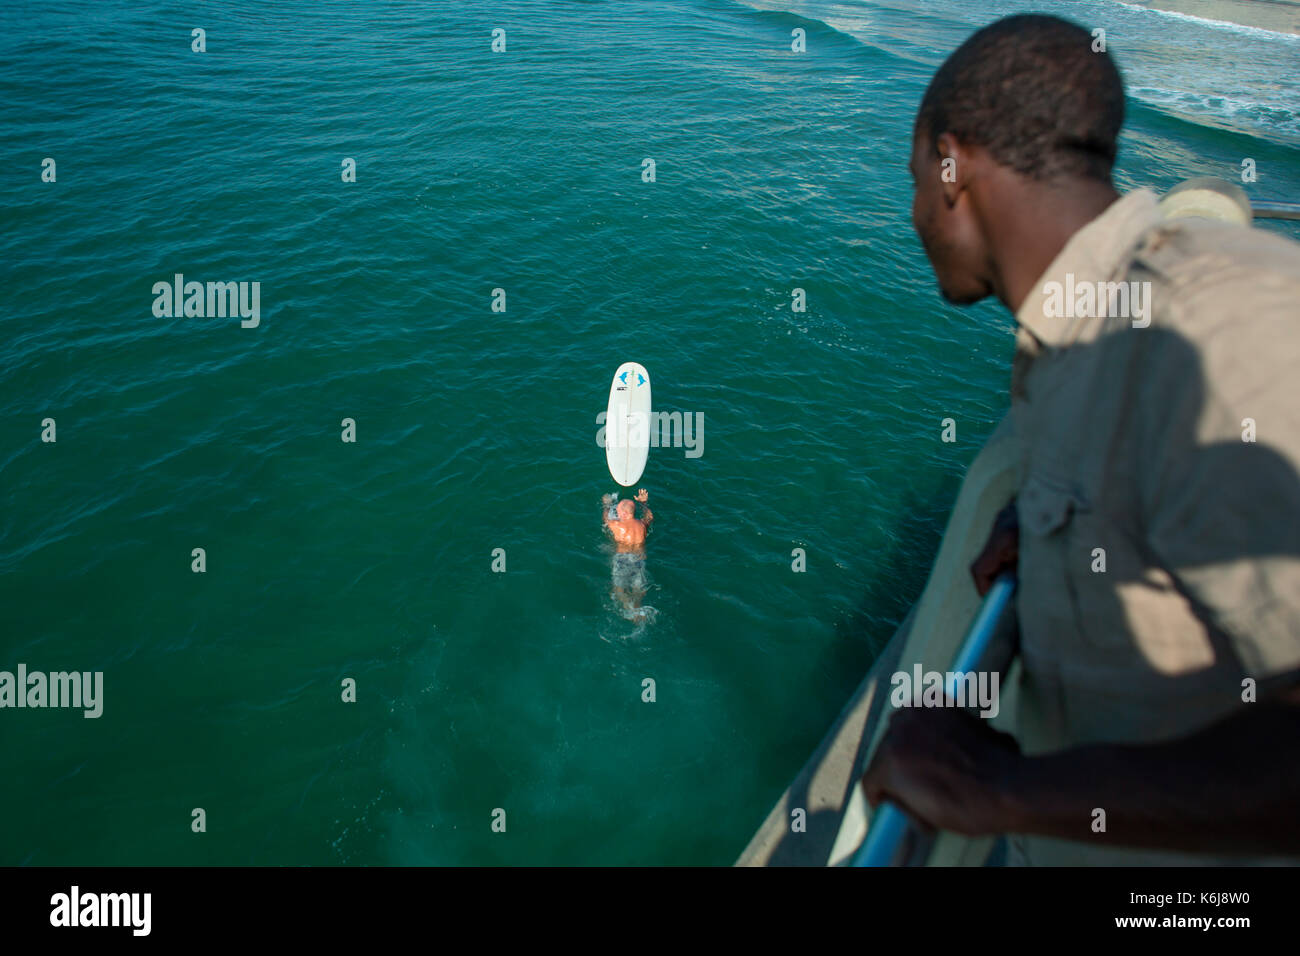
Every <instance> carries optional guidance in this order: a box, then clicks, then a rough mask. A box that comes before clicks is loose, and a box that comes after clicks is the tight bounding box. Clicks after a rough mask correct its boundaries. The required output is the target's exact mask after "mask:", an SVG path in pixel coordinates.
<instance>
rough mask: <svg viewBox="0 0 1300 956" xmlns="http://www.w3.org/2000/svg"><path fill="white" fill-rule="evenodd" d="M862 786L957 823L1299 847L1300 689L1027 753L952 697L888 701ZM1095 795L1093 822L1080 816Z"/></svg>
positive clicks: (1084, 836)
mask: <svg viewBox="0 0 1300 956" xmlns="http://www.w3.org/2000/svg"><path fill="white" fill-rule="evenodd" d="M863 786H864V787H865V788H866V792H867V796H868V799H870V800H871V802H872V803H873V804H874V803H878V802H879V801H881V800H891V801H893V802H895V803H897V804H898V805H899V806H901V807H902V808H903V809H905V810H907V811H908V812H909V813H910V814H911V815H912V816H914V817H915V818H916V819H918V820H919V821H921V822H922V823H923V824H926V825H928V826H930V827H934V828H938V829H944V830H951V831H953V832H956V833H962V834H966V835H969V836H975V835H980V834H996V833H1030V834H1037V835H1040V836H1048V837H1059V838H1062V839H1067V840H1076V841H1080V842H1089V841H1095V842H1097V843H1100V844H1104V845H1107V846H1131V847H1153V848H1161V849H1169V850H1183V851H1188V852H1226V853H1234V854H1264V855H1270V856H1300V814H1297V813H1296V807H1297V806H1300V689H1298V688H1297V686H1296V685H1295V684H1292V685H1291V686H1290V687H1289V689H1288V690H1286V691H1285V692H1282V693H1280V694H1278V695H1276V696H1275V697H1273V698H1272V699H1271V700H1270V701H1267V702H1263V701H1262V702H1260V703H1256V704H1244V705H1243V706H1242V707H1240V708H1239V709H1238V710H1236V711H1235V712H1234V713H1232V714H1231V715H1229V716H1228V717H1225V718H1224V719H1222V720H1220V721H1218V722H1217V723H1215V724H1212V725H1211V726H1209V727H1207V728H1205V729H1203V730H1200V731H1198V732H1196V733H1194V734H1191V735H1189V736H1187V737H1183V738H1180V739H1177V740H1172V741H1165V742H1161V743H1157V744H1142V745H1120V744H1093V745H1088V746H1082V747H1072V748H1069V749H1067V750H1063V751H1059V752H1057V753H1053V754H1046V755H1041V756H1034V757H1026V756H1023V755H1022V754H1021V753H1020V752H1019V748H1018V747H1017V745H1016V743H1015V740H1014V739H1013V738H1012V737H1010V736H1009V735H1008V734H1004V733H1000V732H998V731H996V730H993V729H992V728H991V727H990V726H989V725H988V723H987V722H986V721H983V720H981V719H980V718H978V717H974V716H971V715H970V714H968V713H966V712H964V711H961V710H957V709H953V708H918V709H911V710H900V711H898V712H897V713H896V714H895V715H894V717H893V719H892V720H891V721H890V726H889V729H888V731H887V733H886V735H885V737H884V739H883V740H882V741H881V744H880V747H879V748H878V749H877V751H876V754H875V756H874V758H873V759H872V762H871V766H870V767H869V768H868V770H867V772H866V774H865V776H864V777H863ZM1098 809H1100V810H1104V811H1105V813H1106V829H1105V831H1104V832H1094V831H1093V829H1092V827H1093V821H1094V818H1095V816H1096V814H1095V811H1096V810H1098Z"/></svg>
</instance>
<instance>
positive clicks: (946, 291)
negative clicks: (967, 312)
mask: <svg viewBox="0 0 1300 956" xmlns="http://www.w3.org/2000/svg"><path fill="white" fill-rule="evenodd" d="M939 294H940V295H942V296H943V297H944V299H945V300H947V301H948V302H951V303H952V304H953V305H974V304H975V303H976V302H978V301H980V300H981V299H986V298H988V296H989V290H988V289H973V288H970V287H967V288H964V289H953V288H950V287H948V286H945V285H944V284H943V283H942V282H941V283H939Z"/></svg>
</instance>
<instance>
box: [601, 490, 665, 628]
mask: <svg viewBox="0 0 1300 956" xmlns="http://www.w3.org/2000/svg"><path fill="white" fill-rule="evenodd" d="M649 497H650V493H649V492H648V491H646V490H645V489H644V488H642V489H641V490H640V491H638V492H637V493H636V501H639V502H641V510H642V512H643V514H642V517H640V518H638V517H636V501H633V500H632V499H630V498H629V499H626V500H624V501H619V500H618V495H615V494H609V495H605V496H604V497H603V498H601V506H602V510H603V513H604V516H605V527H606V528H608V529H609V533H610V534H611V535H612V536H613V538H614V563H613V565H612V567H611V571H612V572H613V574H612V577H613V583H614V588H613V591H612V595H613V596H614V597H615V598H617V599H618V602H619V604H621V605H623V612H624V614H625V615H626V616H628V617H630V618H634V619H636V618H641V617H643V616H644V614H645V612H646V611H647V610H649V609H648V608H643V607H642V606H641V600H642V598H644V597H645V594H646V591H647V590H648V589H649V583H648V582H647V581H646V575H645V537H646V532H647V531H648V530H649V529H650V522H651V521H653V520H654V515H653V514H652V513H651V511H650V508H649V507H648V506H647V505H646V501H647V500H648V499H649Z"/></svg>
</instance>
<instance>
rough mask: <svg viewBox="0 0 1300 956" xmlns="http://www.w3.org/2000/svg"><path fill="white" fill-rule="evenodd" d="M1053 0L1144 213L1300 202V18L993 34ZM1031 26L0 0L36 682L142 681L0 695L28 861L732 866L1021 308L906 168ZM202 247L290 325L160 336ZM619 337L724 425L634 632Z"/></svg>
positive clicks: (0, 596)
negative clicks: (991, 288) (1268, 23)
mask: <svg viewBox="0 0 1300 956" xmlns="http://www.w3.org/2000/svg"><path fill="white" fill-rule="evenodd" d="M1031 7H1032V8H1033V9H1040V10H1042V9H1045V10H1049V11H1055V12H1061V13H1063V14H1065V15H1068V16H1072V17H1073V18H1075V19H1076V20H1079V21H1080V22H1084V23H1087V24H1088V25H1090V26H1091V25H1100V26H1103V27H1104V28H1106V29H1107V34H1108V38H1109V43H1110V45H1111V49H1112V51H1113V52H1114V53H1115V55H1116V57H1117V58H1118V60H1119V62H1120V64H1121V67H1122V68H1123V69H1124V71H1125V74H1126V77H1127V79H1128V81H1129V83H1130V86H1131V94H1132V100H1131V110H1130V120H1129V126H1128V129H1127V132H1126V134H1125V138H1124V141H1123V147H1122V154H1121V160H1120V164H1119V171H1118V180H1119V182H1120V184H1121V185H1122V186H1123V187H1124V188H1132V187H1135V186H1142V185H1147V186H1153V187H1155V188H1160V189H1163V188H1167V187H1168V186H1169V185H1171V184H1173V183H1174V182H1176V181H1178V180H1179V179H1182V178H1185V177H1187V176H1192V175H1204V174H1218V175H1229V176H1231V175H1233V174H1234V173H1235V171H1236V170H1238V169H1239V168H1240V163H1241V160H1242V159H1243V158H1246V157H1249V158H1252V159H1254V160H1255V162H1256V164H1257V168H1258V170H1259V181H1258V182H1257V183H1255V184H1252V185H1251V186H1249V187H1248V188H1249V190H1250V191H1251V192H1252V194H1255V195H1258V196H1264V197H1270V198H1289V199H1292V200H1294V199H1297V198H1298V197H1300V154H1298V153H1297V150H1296V147H1297V145H1300V118H1298V116H1297V105H1298V104H1300V70H1297V69H1296V67H1297V65H1298V64H1300V41H1297V40H1296V39H1295V38H1293V37H1289V36H1282V35H1278V34H1269V33H1265V32H1261V31H1250V30H1246V29H1240V28H1234V27H1231V26H1224V25H1216V24H1213V23H1208V22H1205V21H1199V20H1195V19H1188V18H1185V17H1184V18H1179V17H1171V16H1167V15H1163V14H1159V13H1156V12H1153V11H1149V10H1145V9H1141V8H1134V7H1131V6H1128V5H1125V4H1120V3H1112V2H1087V0H1085V2H1080V3H1063V2H1057V0H1038V2H1035V3H1033V4H1032V5H1031V4H1021V3H1006V4H999V5H998V13H1003V12H1010V11H1011V10H1013V9H1029V8H1031ZM992 17H993V14H991V13H989V12H987V9H986V5H985V4H977V3H973V2H969V0H946V2H936V3H929V2H924V3H923V2H920V0H918V2H915V3H904V2H900V0H893V2H869V3H868V2H859V3H842V2H840V3H820V2H808V3H799V2H784V3H750V4H744V3H737V2H732V0H682V2H674V3H668V2H662V0H620V2H613V0H611V2H558V0H557V2H548V3H542V2H532V3H525V2H493V3H487V2H479V0H466V2H458V3H455V4H452V3H442V2H409V3H382V2H372V3H360V2H358V3H344V2H310V3H309V2H300V0H285V2H272V3H257V4H251V3H239V4H222V5H215V4H214V5H201V6H200V5H192V4H160V3H148V2H138V3H137V2H133V3H126V2H120V0H112V2H68V3H57V2H56V3H48V4H25V3H18V4H7V5H4V6H3V7H0V103H2V104H3V106H0V133H2V135H0V143H3V148H4V162H3V175H2V176H0V200H2V206H0V209H2V210H3V212H2V213H0V215H2V216H3V229H0V253H2V255H0V263H3V264H2V265H0V275H3V301H4V309H3V312H0V329H2V330H3V334H2V335H0V493H2V496H0V502H2V505H3V506H2V507H0V669H4V670H11V671H12V670H14V669H15V668H16V667H17V665H18V664H19V663H24V664H26V665H27V667H28V668H29V669H30V670H40V671H61V670H77V671H102V672H103V675H104V678H103V680H104V690H103V714H102V716H101V717H99V718H98V719H85V718H83V716H82V715H81V712H80V711H75V710H48V709H47V710H8V709H6V710H3V711H0V754H2V755H3V758H4V765H5V772H6V785H5V786H4V787H3V788H0V864H33V865H52V864H145V863H149V864H240V863H251V864H298V863H306V864H323V865H330V864H372V865H376V864H379V865H382V864H541V863H558V864H586V863H592V864H630V863H648V864H726V863H730V862H731V861H732V860H734V858H735V857H736V855H737V854H738V853H739V851H740V850H741V849H742V848H743V847H744V845H745V843H746V842H747V840H748V839H749V837H750V835H751V834H752V833H753V831H754V829H755V828H756V827H757V826H758V824H759V823H760V822H761V820H762V819H763V817H764V816H765V814H766V813H767V811H768V809H769V808H770V806H771V805H772V803H773V801H775V800H776V799H777V797H778V796H779V795H780V793H781V792H782V790H783V789H784V788H785V786H786V784H787V783H788V782H789V780H790V778H791V777H792V776H793V775H794V773H795V772H796V771H797V770H798V769H799V767H800V766H801V765H802V763H803V762H804V760H805V759H806V758H807V757H808V755H809V754H810V753H811V751H812V750H813V748H814V747H815V746H816V744H817V743H818V741H819V740H820V738H821V737H822V735H823V734H824V732H825V731H826V729H827V727H828V725H829V724H830V722H831V721H832V720H833V718H834V717H835V715H836V714H837V713H838V711H839V709H840V707H841V706H842V705H843V703H844V701H845V700H846V699H847V697H848V695H849V694H850V693H851V691H852V689H853V688H854V686H856V684H857V683H858V681H859V680H860V679H861V677H862V675H863V673H864V672H865V670H866V669H867V667H868V666H869V665H870V663H871V661H872V659H873V657H874V655H875V654H876V653H878V651H879V649H880V648H881V647H882V646H883V645H884V643H885V642H886V641H887V640H888V638H889V637H890V635H891V633H892V631H893V629H894V627H895V626H896V624H897V623H898V621H899V620H900V619H901V618H902V616H903V615H904V614H905V613H906V611H907V609H908V607H909V606H910V604H911V602H912V601H913V600H915V598H916V597H917V596H918V595H919V593H920V590H921V588H922V587H923V585H924V582H925V576H926V573H927V571H928V566H929V561H930V557H931V555H932V553H933V550H934V548H935V546H936V544H937V542H938V539H939V535H940V533H941V531H942V526H943V522H944V519H945V516H946V513H947V510H948V508H949V507H950V505H951V503H952V499H953V496H954V494H955V491H956V488H957V485H958V482H959V480H960V476H961V474H962V472H963V470H964V468H965V466H966V465H967V464H968V462H969V461H970V459H971V457H972V456H973V455H974V453H975V451H976V450H977V449H978V447H979V445H980V442H981V441H982V439H983V438H984V437H985V435H986V434H987V433H988V431H989V430H990V428H991V427H992V425H993V423H994V422H996V420H997V419H998V418H999V417H1000V415H1001V413H1002V411H1003V409H1004V407H1005V404H1006V397H1005V392H1006V382H1007V377H1008V372H1009V362H1010V356H1011V349H1012V340H1011V336H1010V334H1009V332H1010V329H1011V327H1012V323H1011V320H1010V317H1009V316H1008V315H1007V314H1006V313H1005V311H1004V310H1002V309H1001V308H1000V307H999V306H996V305H992V304H989V303H985V304H982V305H981V306H979V307H977V308H973V309H968V310H958V309H955V308H953V307H951V306H949V305H947V304H946V303H944V302H943V301H942V300H941V299H940V297H939V296H938V294H937V292H936V289H935V286H934V281H933V278H932V276H931V274H930V271H929V268H928V265H927V263H926V260H925V258H924V255H923V253H922V251H921V248H920V246H919V244H918V242H917V240H916V238H915V236H914V235H913V234H912V232H911V228H910V222H909V204H910V184H909V179H908V174H907V171H906V163H907V156H908V145H909V143H908V137H909V134H910V128H911V119H912V114H913V111H914V109H915V106H916V104H917V102H918V101H919V98H920V96H921V93H922V91H923V89H924V85H925V83H926V81H927V79H928V77H929V76H930V74H931V73H932V72H933V70H934V68H935V67H936V66H937V65H938V64H939V63H940V62H941V61H942V59H943V58H944V56H945V55H946V54H947V53H948V52H950V51H951V49H952V48H953V47H954V46H955V45H956V44H957V43H959V42H960V41H961V39H962V38H964V36H965V35H967V34H968V33H969V32H970V31H971V30H972V29H974V28H975V27H977V26H979V25H981V24H983V23H985V22H987V21H989V20H990V19H992ZM196 27H198V28H203V29H204V30H205V31H206V43H207V50H206V52H203V53H198V52H193V51H192V50H191V42H192V40H191V30H192V29H193V28H196ZM498 27H499V28H502V29H504V30H505V31H506V44H507V46H506V51H505V52H504V53H493V52H492V49H491V42H492V36H491V34H492V30H493V29H494V28H498ZM795 27H802V28H804V29H805V30H806V31H807V36H808V47H809V49H808V52H807V53H805V54H801V55H797V54H793V53H792V52H791V51H790V33H791V30H792V29H794V28H795ZM47 157H49V158H52V159H54V160H55V163H56V167H55V168H56V173H57V180H56V181H55V182H43V181H42V180H41V171H42V162H43V160H44V159H45V158H47ZM348 158H350V159H353V160H355V164H356V181H355V182H344V181H342V176H341V164H342V163H343V161H344V160H345V159H348ZM646 158H652V159H654V160H655V163H656V181H655V182H653V183H646V182H643V181H642V162H643V160H644V159H646ZM1268 228H1275V229H1281V230H1282V231H1284V232H1287V234H1289V235H1292V236H1293V237H1294V236H1295V235H1296V230H1295V229H1294V228H1291V227H1278V226H1270V227H1268ZM177 273H180V274H183V275H184V276H185V277H186V279H187V280H198V281H201V282H208V281H236V282H259V283H260V287H259V288H260V322H259V324H258V325H257V326H256V327H253V328H245V327H243V326H242V325H241V322H240V321H239V319H238V318H232V317H216V318H211V317H198V316H190V317H184V316H181V317H161V318H160V317H157V316H155V315H154V312H153V305H154V300H155V295H154V293H153V291H152V290H153V287H154V284H155V283H157V282H164V283H166V282H170V281H172V279H173V276H174V275H176V274H177ZM795 288H800V289H803V290H805V293H806V296H807V311H805V312H802V313H800V312H794V311H792V309H791V295H792V290H793V289H795ZM495 289H503V290H505V311H504V312H502V311H494V309H493V301H494V291H493V290H495ZM629 359H634V360H637V361H640V362H641V363H643V364H644V365H646V367H647V368H648V369H649V370H650V372H651V374H652V377H653V388H654V395H655V405H656V407H657V408H658V409H660V410H663V411H681V412H683V413H685V414H689V415H702V416H703V420H704V432H703V445H702V446H701V447H702V454H701V455H699V457H688V456H687V454H686V453H685V452H686V449H684V448H660V449H656V450H654V451H653V452H652V454H651V459H650V463H649V466H648V468H647V470H646V473H645V477H644V479H643V482H642V483H643V484H644V485H645V486H646V487H647V488H648V489H649V491H650V504H651V505H652V507H653V508H654V511H655V515H656V527H655V529H654V531H653V532H652V534H651V537H650V541H649V547H648V550H649V573H650V575H651V578H652V581H653V588H652V590H651V592H650V594H649V595H648V597H647V602H648V603H649V604H651V605H652V606H654V607H655V609H656V612H657V613H656V615H655V617H654V620H653V621H651V622H648V623H643V624H637V623H635V622H631V621H628V620H627V619H625V618H624V617H623V616H622V615H621V614H620V613H619V610H618V608H617V606H616V605H615V604H614V602H613V601H612V600H611V598H610V596H609V575H610V569H609V563H610V555H609V551H608V546H607V545H606V544H605V542H604V540H603V535H602V530H601V525H600V520H599V505H598V501H599V497H600V495H601V494H603V493H605V492H607V491H612V490H615V489H614V486H613V485H612V483H611V481H610V479H609V475H608V472H607V471H606V468H605V463H604V454H603V452H602V450H601V449H600V448H599V447H598V446H597V445H596V429H597V425H596V414H597V413H598V412H600V411H602V410H603V409H604V406H605V400H606V395H607V392H608V388H609V378H610V376H611V375H612V373H613V371H614V369H615V368H616V367H617V366H618V364H619V363H620V362H622V361H625V360H629ZM948 417H951V418H953V419H954V420H955V421H956V428H957V432H956V434H957V441H955V442H953V443H945V442H943V441H941V437H940V436H941V421H942V420H943V419H944V418H948ZM47 418H50V419H54V421H55V427H56V429H57V432H56V434H57V441H56V442H54V443H47V442H42V440H41V433H42V428H43V425H42V422H43V420H45V419H47ZM344 419H352V420H353V421H354V422H355V431H356V441H355V442H344V441H342V440H341V434H342V430H343V427H342V422H343V420H344ZM195 548H202V549H204V551H205V554H206V571H205V572H204V573H201V574H200V573H194V572H193V571H192V570H191V562H192V560H193V559H192V556H191V555H192V552H193V549H195ZM496 549H502V550H503V552H504V556H505V562H506V570H505V572H504V573H495V572H493V570H492V564H493V555H494V553H497V554H500V553H501V552H497V550H496ZM795 549H803V552H804V553H805V555H806V566H807V570H806V571H805V572H804V573H795V572H793V571H792V567H791V565H792V560H793V558H792V552H793V551H794V550H795ZM347 679H351V680H353V681H355V686H356V700H355V702H346V703H345V702H344V701H343V700H342V699H341V696H342V694H341V687H342V684H343V682H344V681H345V680H347ZM647 679H650V680H653V681H654V698H655V699H654V701H653V702H646V701H645V700H643V693H644V692H645V691H644V688H645V686H646V685H645V683H644V682H645V681H646V680H647ZM196 808H202V809H203V810H204V812H205V816H206V832H204V833H195V832H193V830H192V827H191V821H192V813H193V811H194V810H195V809H196ZM498 811H504V820H505V832H495V831H494V830H493V827H492V824H493V821H494V819H495V820H501V819H502V818H503V817H502V813H500V812H498Z"/></svg>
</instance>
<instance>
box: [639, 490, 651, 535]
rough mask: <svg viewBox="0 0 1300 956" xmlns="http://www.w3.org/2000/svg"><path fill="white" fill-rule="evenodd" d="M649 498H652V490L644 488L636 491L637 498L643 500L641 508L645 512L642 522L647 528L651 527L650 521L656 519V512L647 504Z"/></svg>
mask: <svg viewBox="0 0 1300 956" xmlns="http://www.w3.org/2000/svg"><path fill="white" fill-rule="evenodd" d="M649 498H650V492H648V491H646V490H645V489H644V488H642V489H641V490H640V491H638V492H637V493H636V500H637V501H639V502H641V510H642V511H643V512H645V513H644V514H643V515H642V516H641V523H642V524H644V525H645V526H646V527H647V528H648V527H650V522H651V521H654V520H655V516H654V513H653V512H652V511H651V510H650V506H649V505H648V504H646V501H647V500H648V499H649Z"/></svg>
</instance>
